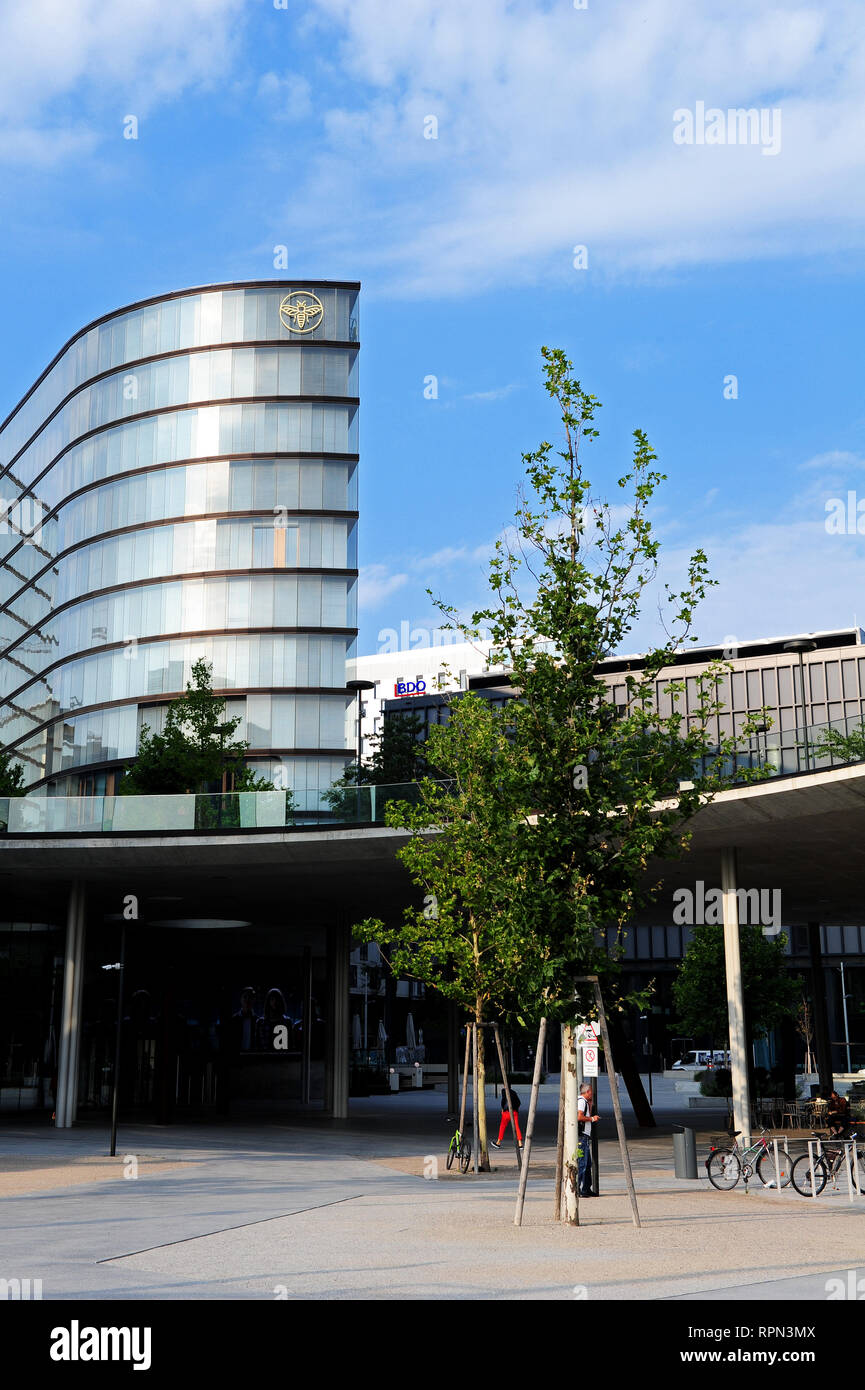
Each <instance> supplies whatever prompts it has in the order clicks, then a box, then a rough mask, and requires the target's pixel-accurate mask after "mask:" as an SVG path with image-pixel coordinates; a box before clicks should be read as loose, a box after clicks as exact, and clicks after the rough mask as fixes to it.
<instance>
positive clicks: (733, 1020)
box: [721, 849, 751, 1144]
mask: <svg viewBox="0 0 865 1390" xmlns="http://www.w3.org/2000/svg"><path fill="white" fill-rule="evenodd" d="M721 892H722V894H723V903H724V960H725V963H726V970H727V1013H728V1016H729V1020H730V1071H731V1073H732V1078H733V1128H734V1129H738V1130H741V1134H742V1141H741V1142H742V1143H744V1144H749V1143H750V1142H751V1095H750V1088H749V1084H748V1038H747V1034H746V1031H745V995H744V991H743V989H742V955H741V949H740V942H739V902H738V899H737V897H736V851H735V849H724V850H722V851H721Z"/></svg>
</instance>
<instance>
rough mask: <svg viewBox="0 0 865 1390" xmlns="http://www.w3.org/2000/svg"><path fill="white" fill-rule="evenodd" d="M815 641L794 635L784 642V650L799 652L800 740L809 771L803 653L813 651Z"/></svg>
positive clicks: (806, 768)
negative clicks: (794, 636) (791, 639)
mask: <svg viewBox="0 0 865 1390" xmlns="http://www.w3.org/2000/svg"><path fill="white" fill-rule="evenodd" d="M816 646H817V643H816V642H812V640H811V638H810V637H796V638H794V640H793V641H792V642H785V643H784V651H785V652H798V653H799V694H800V696H801V699H802V740H803V745H802V746H803V750H804V753H805V771H806V772H810V771H811V758H810V754H809V753H808V712H807V710H806V708H805V662H804V660H803V653H805V652H813V651H814V650H815V649H816Z"/></svg>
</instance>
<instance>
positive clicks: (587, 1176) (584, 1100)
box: [577, 1081, 600, 1197]
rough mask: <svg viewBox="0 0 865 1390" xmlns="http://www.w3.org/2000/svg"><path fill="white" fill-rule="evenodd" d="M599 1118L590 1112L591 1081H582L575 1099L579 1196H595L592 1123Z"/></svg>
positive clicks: (595, 1122)
mask: <svg viewBox="0 0 865 1390" xmlns="http://www.w3.org/2000/svg"><path fill="white" fill-rule="evenodd" d="M599 1119H600V1116H599V1115H593V1114H592V1083H591V1081H584V1082H583V1084H582V1086H581V1087H580V1099H579V1100H578V1101H577V1133H578V1134H579V1137H580V1149H581V1151H582V1152H581V1155H580V1162H579V1182H580V1196H581V1197H594V1196H595V1193H594V1192H593V1191H592V1125H593V1124H597V1122H598V1120H599Z"/></svg>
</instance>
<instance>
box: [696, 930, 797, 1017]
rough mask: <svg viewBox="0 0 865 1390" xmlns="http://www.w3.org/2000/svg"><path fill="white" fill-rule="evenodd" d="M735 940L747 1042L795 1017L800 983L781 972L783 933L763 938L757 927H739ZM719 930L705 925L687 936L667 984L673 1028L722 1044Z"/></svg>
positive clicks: (724, 1009) (723, 1007) (722, 981)
mask: <svg viewBox="0 0 865 1390" xmlns="http://www.w3.org/2000/svg"><path fill="white" fill-rule="evenodd" d="M739 940H740V950H741V960H742V984H743V990H744V995H745V1026H746V1030H747V1033H748V1037H749V1038H750V1039H751V1040H752V1041H753V1040H754V1039H756V1038H761V1037H764V1036H765V1035H766V1033H768V1032H769V1031H770V1030H771V1029H772V1028H776V1027H777V1026H778V1024H779V1023H781V1021H782V1019H784V1018H787V1017H789V1018H793V1017H795V1016H796V1013H797V1010H798V1007H799V1000H800V997H801V992H802V982H801V980H799V979H798V978H796V977H795V976H793V975H791V974H790V973H789V971H788V970H787V965H786V958H785V956H784V946H785V945H786V941H787V938H786V936H785V935H784V934H783V932H781V933H779V935H778V936H772V937H767V936H764V935H763V932H762V930H761V928H760V927H758V926H750V925H741V926H740V927H739ZM726 979H727V977H726V967H725V960H724V928H723V927H719V926H713V925H711V924H709V923H706V924H705V925H702V926H696V927H694V928H693V936H692V938H691V941H690V943H689V945H688V949H687V951H686V952H685V955H684V958H683V960H682V963H681V965H680V966H679V970H678V973H677V975H676V979H675V980H674V982H673V1000H674V1003H675V1006H676V1009H677V1011H678V1020H677V1025H676V1026H677V1027H681V1028H682V1029H683V1030H684V1031H685V1032H687V1033H689V1034H691V1035H693V1036H694V1037H698V1036H702V1035H704V1034H708V1036H709V1037H710V1038H711V1039H712V1041H713V1043H717V1044H724V1043H725V1042H726V1038H727V1033H728V1029H729V1022H728V1017H727V983H726Z"/></svg>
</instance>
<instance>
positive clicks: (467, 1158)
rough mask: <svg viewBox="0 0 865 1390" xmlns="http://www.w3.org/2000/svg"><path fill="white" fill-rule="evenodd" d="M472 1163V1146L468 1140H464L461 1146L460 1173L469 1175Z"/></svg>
mask: <svg viewBox="0 0 865 1390" xmlns="http://www.w3.org/2000/svg"><path fill="white" fill-rule="evenodd" d="M471 1161H472V1146H471V1144H470V1143H469V1141H468V1139H464V1140H463V1142H462V1143H461V1144H460V1172H461V1173H467V1172H468V1171H469V1164H470V1163H471Z"/></svg>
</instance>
